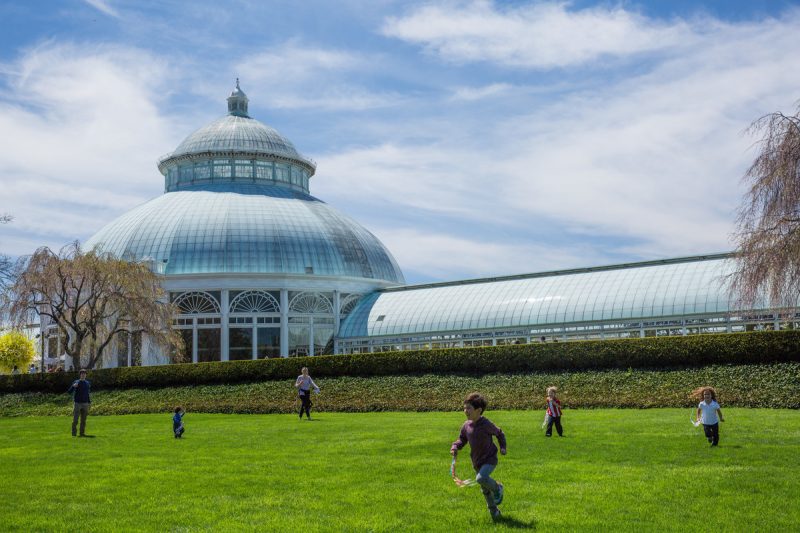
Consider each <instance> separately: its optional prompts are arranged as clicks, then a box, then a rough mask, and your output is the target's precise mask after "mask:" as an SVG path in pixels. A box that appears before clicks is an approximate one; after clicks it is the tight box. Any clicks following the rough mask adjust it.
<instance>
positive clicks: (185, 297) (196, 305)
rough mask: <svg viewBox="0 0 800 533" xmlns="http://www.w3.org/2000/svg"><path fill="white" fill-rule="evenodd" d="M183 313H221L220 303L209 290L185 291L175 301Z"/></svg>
mask: <svg viewBox="0 0 800 533" xmlns="http://www.w3.org/2000/svg"><path fill="white" fill-rule="evenodd" d="M173 303H174V304H175V305H176V306H177V307H178V309H179V310H180V312H181V314H182V315H194V314H207V313H219V312H220V309H219V303H218V302H217V300H215V299H214V297H213V296H211V295H210V294H208V293H207V292H184V293H183V294H181V295H180V296H178V297H177V298H175V301H174V302H173Z"/></svg>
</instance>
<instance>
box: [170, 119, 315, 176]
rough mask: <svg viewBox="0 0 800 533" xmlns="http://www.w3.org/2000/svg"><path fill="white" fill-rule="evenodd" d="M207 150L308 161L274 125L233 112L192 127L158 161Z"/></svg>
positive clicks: (207, 151) (202, 152)
mask: <svg viewBox="0 0 800 533" xmlns="http://www.w3.org/2000/svg"><path fill="white" fill-rule="evenodd" d="M209 152H223V153H253V154H261V155H265V156H278V157H282V158H286V159H292V160H295V161H302V162H305V163H307V164H309V165H310V164H311V162H310V161H309V160H308V159H306V158H304V157H303V156H301V155H300V154H299V153H298V152H297V150H296V149H295V147H294V145H293V144H292V143H291V141H289V140H288V139H287V138H286V137H284V136H283V135H281V134H280V133H278V132H277V131H276V130H275V129H273V128H271V127H269V126H267V125H266V124H263V123H261V122H259V121H258V120H256V119H254V118H250V117H241V116H237V115H226V116H224V117H222V118H219V119H217V120H215V121H214V122H212V123H211V124H209V125H207V126H205V127H203V128H200V129H199V130H197V131H195V132H194V133H192V134H191V135H189V136H188V137H186V139H184V140H183V142H182V143H181V144H179V145H178V147H177V148H176V149H175V151H174V152H172V153H171V154H169V155H167V156H165V157H164V158H163V159H162V161H161V162H160V163H159V164H160V165H163V164H164V163H165V162H167V161H169V160H173V159H176V158H179V157H182V156H188V155H198V154H208V153H209Z"/></svg>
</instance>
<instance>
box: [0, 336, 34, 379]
mask: <svg viewBox="0 0 800 533" xmlns="http://www.w3.org/2000/svg"><path fill="white" fill-rule="evenodd" d="M35 353H36V351H35V349H34V347H33V341H31V340H30V339H29V338H28V337H26V336H25V335H24V334H23V333H21V332H19V331H9V332H8V333H6V334H5V335H0V369H2V370H6V371H9V370H11V369H13V368H14V367H15V366H16V367H17V368H18V369H20V371H21V372H26V371H27V367H28V365H29V364H30V362H31V361H32V360H33V356H34V355H35Z"/></svg>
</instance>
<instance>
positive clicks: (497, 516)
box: [489, 507, 503, 521]
mask: <svg viewBox="0 0 800 533" xmlns="http://www.w3.org/2000/svg"><path fill="white" fill-rule="evenodd" d="M489 514H491V515H492V520H494V521H497V520H500V518H501V517H502V516H503V515H502V514H501V513H500V509H498V508H497V507H495V508H494V509H492V510H490V511H489Z"/></svg>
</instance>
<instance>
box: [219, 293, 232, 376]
mask: <svg viewBox="0 0 800 533" xmlns="http://www.w3.org/2000/svg"><path fill="white" fill-rule="evenodd" d="M229 300H230V291H229V290H228V289H224V290H223V291H222V309H221V311H222V318H221V319H220V322H222V323H221V324H220V338H219V342H220V345H221V352H222V353H221V354H220V359H221V360H222V361H229V360H230V346H228V345H229V344H230V342H229V341H228V338H229V332H228V328H230V324H229V323H228V311H229V309H228V308H229V307H230V304H229V303H228V302H229Z"/></svg>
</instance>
